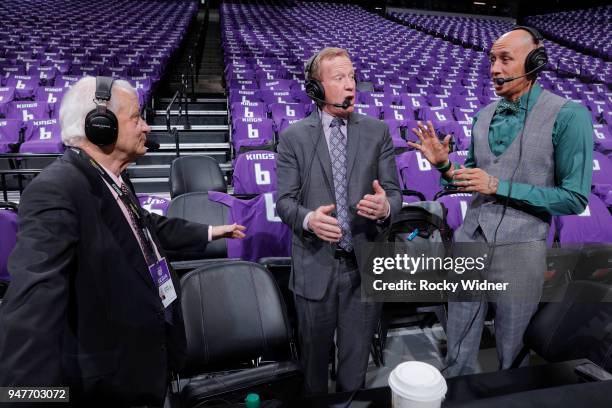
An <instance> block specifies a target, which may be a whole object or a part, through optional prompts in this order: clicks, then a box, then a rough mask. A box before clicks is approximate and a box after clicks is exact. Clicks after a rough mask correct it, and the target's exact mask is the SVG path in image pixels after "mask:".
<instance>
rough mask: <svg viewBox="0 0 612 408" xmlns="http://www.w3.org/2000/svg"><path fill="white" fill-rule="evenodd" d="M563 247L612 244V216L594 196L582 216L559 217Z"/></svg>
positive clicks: (560, 240) (592, 195)
mask: <svg viewBox="0 0 612 408" xmlns="http://www.w3.org/2000/svg"><path fill="white" fill-rule="evenodd" d="M557 219H558V221H559V226H558V229H559V242H560V243H561V245H568V244H583V243H612V228H610V225H612V215H611V214H610V212H609V211H608V209H607V208H606V205H605V204H604V203H603V201H601V199H600V198H599V197H597V196H596V195H594V194H591V195H590V196H589V204H588V205H587V208H586V209H585V210H584V211H583V212H582V214H580V215H565V216H562V217H557Z"/></svg>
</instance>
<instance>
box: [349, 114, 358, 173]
mask: <svg viewBox="0 0 612 408" xmlns="http://www.w3.org/2000/svg"><path fill="white" fill-rule="evenodd" d="M358 123H359V115H357V114H356V113H351V115H350V116H349V121H348V125H347V133H348V134H347V136H346V138H347V145H348V146H347V152H346V179H347V181H348V180H350V179H351V171H352V170H353V166H354V165H355V159H356V158H357V155H358V153H359V145H360V138H359V126H357V124H358Z"/></svg>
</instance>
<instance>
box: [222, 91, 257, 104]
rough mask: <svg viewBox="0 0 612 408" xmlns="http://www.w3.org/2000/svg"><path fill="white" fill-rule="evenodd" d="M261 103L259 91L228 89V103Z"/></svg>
mask: <svg viewBox="0 0 612 408" xmlns="http://www.w3.org/2000/svg"><path fill="white" fill-rule="evenodd" d="M257 102H263V100H262V99H261V97H260V94H259V91H258V90H255V89H230V90H229V103H230V105H231V104H233V103H257Z"/></svg>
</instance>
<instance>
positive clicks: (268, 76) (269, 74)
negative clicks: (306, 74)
mask: <svg viewBox="0 0 612 408" xmlns="http://www.w3.org/2000/svg"><path fill="white" fill-rule="evenodd" d="M288 76H289V75H288V73H287V70H286V69H284V68H278V67H276V68H260V69H258V70H257V72H256V73H255V79H257V81H258V82H260V83H261V82H265V81H275V80H277V79H289V78H288Z"/></svg>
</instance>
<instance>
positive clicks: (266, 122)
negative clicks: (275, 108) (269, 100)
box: [232, 118, 274, 152]
mask: <svg viewBox="0 0 612 408" xmlns="http://www.w3.org/2000/svg"><path fill="white" fill-rule="evenodd" d="M232 129H233V132H232V144H233V145H234V149H235V150H236V152H240V148H241V147H242V146H263V145H266V144H271V143H272V141H273V140H274V128H273V124H272V121H271V120H270V119H268V118H236V119H234V120H233V121H232Z"/></svg>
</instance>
